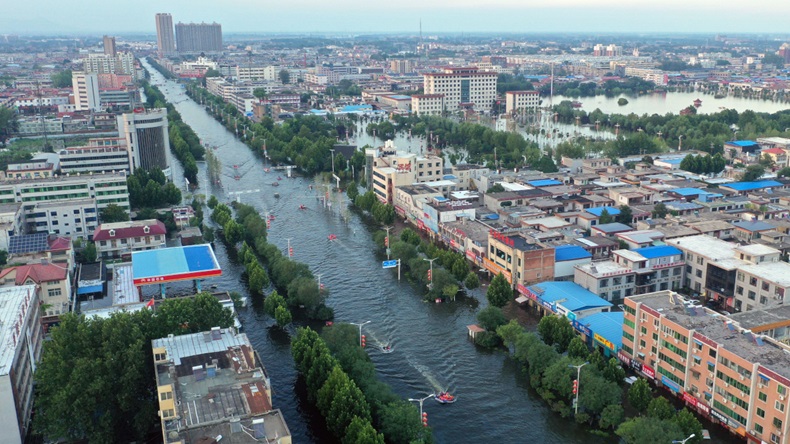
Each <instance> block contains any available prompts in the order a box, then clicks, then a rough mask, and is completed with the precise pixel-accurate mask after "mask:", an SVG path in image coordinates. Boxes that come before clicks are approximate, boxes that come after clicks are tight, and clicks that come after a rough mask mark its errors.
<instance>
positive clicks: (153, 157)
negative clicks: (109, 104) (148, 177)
mask: <svg viewBox="0 0 790 444" xmlns="http://www.w3.org/2000/svg"><path fill="white" fill-rule="evenodd" d="M118 134H119V135H120V136H121V137H123V138H124V139H126V146H127V147H128V149H129V153H130V155H131V157H132V170H134V169H135V168H142V169H144V170H146V171H150V170H152V169H154V168H158V169H160V170H162V172H163V173H165V177H172V175H171V171H170V163H171V160H170V137H169V134H168V123H167V109H165V108H158V109H150V110H146V111H145V112H139V113H138V112H133V113H125V114H120V115H118Z"/></svg>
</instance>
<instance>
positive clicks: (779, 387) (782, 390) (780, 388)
mask: <svg viewBox="0 0 790 444" xmlns="http://www.w3.org/2000/svg"><path fill="white" fill-rule="evenodd" d="M776 393H779V394H780V395H781V396H784V395H785V394H786V393H787V388H785V386H783V385H777V386H776Z"/></svg>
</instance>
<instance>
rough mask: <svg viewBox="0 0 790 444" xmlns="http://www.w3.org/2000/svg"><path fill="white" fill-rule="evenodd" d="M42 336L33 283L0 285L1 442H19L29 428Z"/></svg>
mask: <svg viewBox="0 0 790 444" xmlns="http://www.w3.org/2000/svg"><path fill="white" fill-rule="evenodd" d="M43 337H44V335H43V332H42V330H41V315H40V311H39V293H38V289H37V288H36V286H35V285H25V286H20V287H12V288H0V430H2V433H0V434H1V435H2V442H3V443H4V444H21V443H22V442H24V441H25V436H26V435H27V432H28V430H29V429H30V413H31V411H32V409H33V372H35V370H36V363H37V362H38V360H39V358H40V357H41V344H42V340H43Z"/></svg>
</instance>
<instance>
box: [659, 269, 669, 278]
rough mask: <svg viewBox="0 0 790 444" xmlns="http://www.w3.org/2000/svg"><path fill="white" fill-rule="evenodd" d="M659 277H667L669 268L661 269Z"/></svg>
mask: <svg viewBox="0 0 790 444" xmlns="http://www.w3.org/2000/svg"><path fill="white" fill-rule="evenodd" d="M661 277H662V278H665V277H669V270H661Z"/></svg>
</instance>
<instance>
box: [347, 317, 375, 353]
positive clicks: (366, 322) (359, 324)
mask: <svg viewBox="0 0 790 444" xmlns="http://www.w3.org/2000/svg"><path fill="white" fill-rule="evenodd" d="M370 322H371V321H365V322H361V323H356V322H349V324H351V325H356V326H357V327H359V346H360V347H362V326H363V325H366V324H370Z"/></svg>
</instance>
